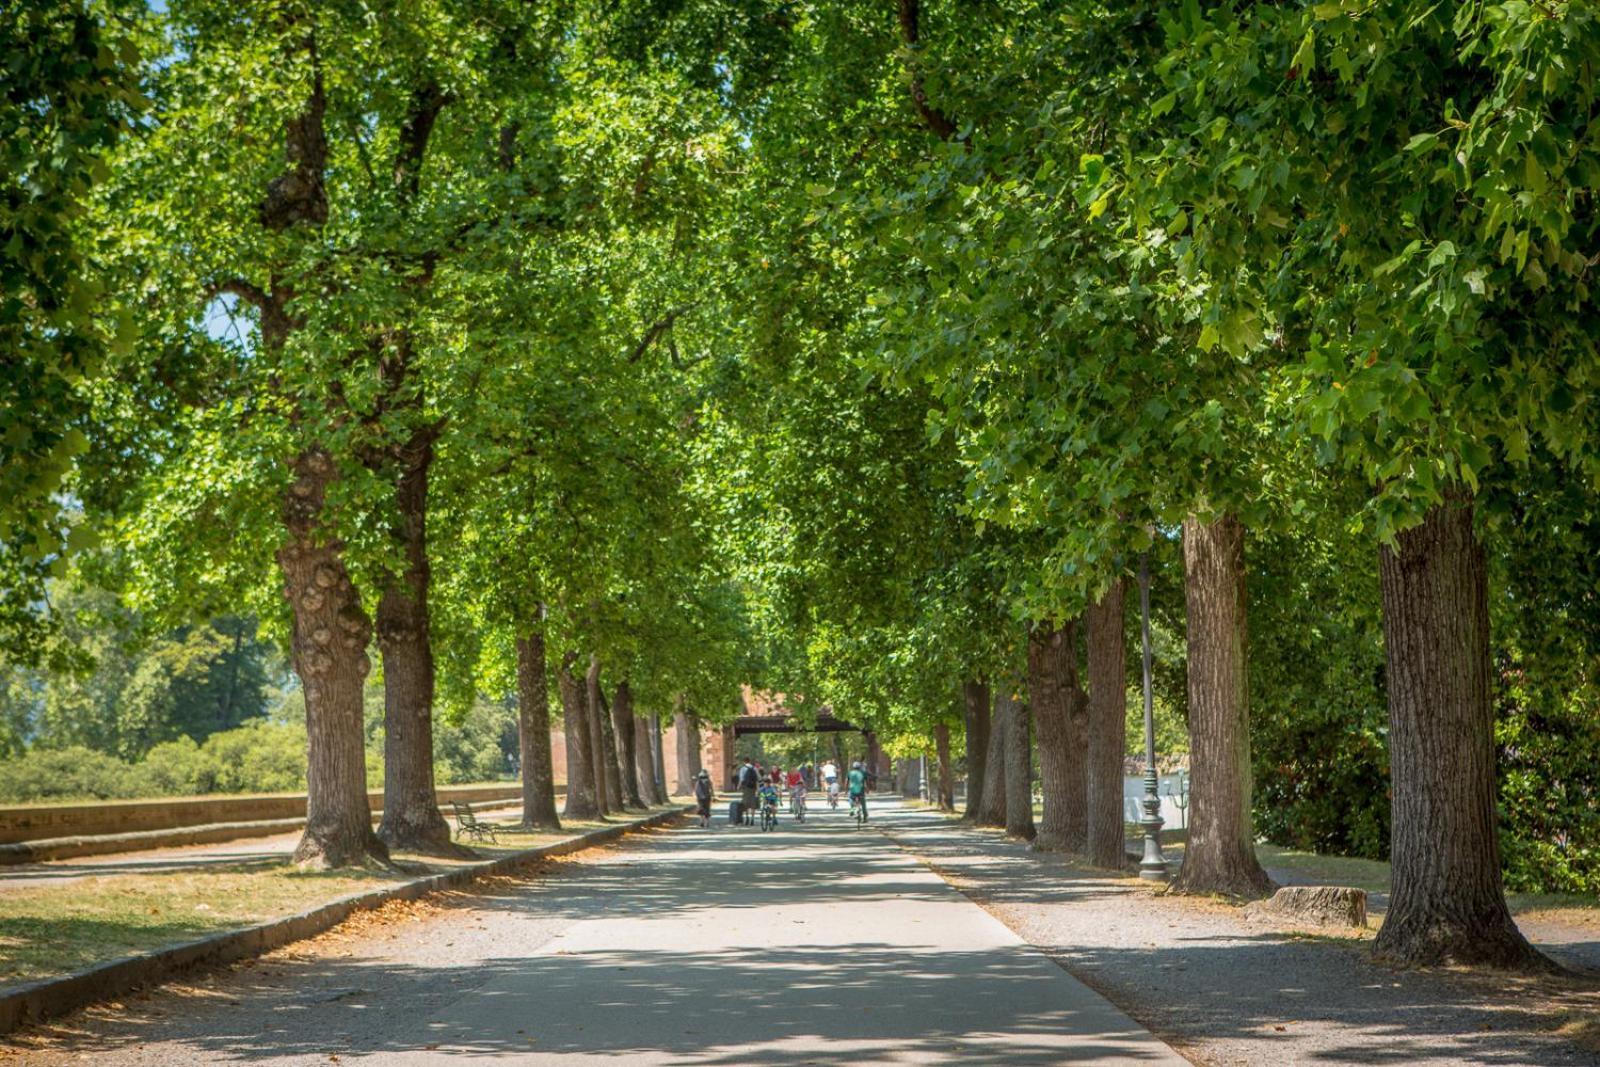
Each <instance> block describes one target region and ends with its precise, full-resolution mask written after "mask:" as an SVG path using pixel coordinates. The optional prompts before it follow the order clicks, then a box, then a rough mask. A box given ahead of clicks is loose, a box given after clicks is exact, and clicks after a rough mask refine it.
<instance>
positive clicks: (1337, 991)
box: [885, 812, 1600, 1067]
mask: <svg viewBox="0 0 1600 1067" xmlns="http://www.w3.org/2000/svg"><path fill="white" fill-rule="evenodd" d="M885 828H886V829H888V830H889V832H890V833H891V836H892V838H893V839H894V840H896V841H897V842H898V843H900V844H901V846H902V847H904V848H905V849H907V850H908V851H910V852H912V853H913V854H915V855H917V856H918V857H919V858H921V859H923V860H924V861H925V862H928V863H930V864H931V865H933V866H934V867H935V868H936V869H937V870H938V871H939V872H940V873H941V874H942V875H944V877H945V878H946V880H947V881H949V882H951V883H952V884H954V885H955V886H957V887H958V888H960V889H962V890H963V891H964V892H965V893H967V895H968V896H969V897H971V898H972V899H973V900H975V901H977V902H978V903H980V904H982V905H983V906H984V907H985V908H987V909H988V910H989V911H990V912H991V913H992V914H994V915H995V916H996V917H998V918H999V919H1001V921H1003V922H1004V923H1005V924H1006V925H1007V926H1009V927H1011V928H1012V929H1013V930H1015V931H1016V932H1017V933H1018V934H1019V935H1021V937H1022V938H1023V939H1024V940H1025V941H1027V942H1028V943H1029V944H1031V945H1033V946H1035V947H1036V948H1039V949H1040V950H1041V951H1043V952H1045V953H1046V954H1048V955H1049V956H1051V958H1053V959H1055V960H1056V961H1057V962H1058V963H1059V964H1060V965H1061V966H1063V967H1064V968H1066V969H1067V970H1068V971H1070V972H1071V973H1072V974H1073V975H1075V976H1077V977H1078V978H1080V979H1082V980H1083V981H1085V982H1086V983H1088V984H1089V985H1091V986H1093V987H1094V988H1096V989H1098V990H1099V991H1100V992H1102V993H1103V994H1105V995H1106V996H1107V997H1108V998H1109V999H1110V1000H1111V1001H1112V1002H1113V1003H1115V1004H1116V1005H1118V1006H1119V1007H1121V1008H1122V1009H1123V1010H1125V1011H1127V1012H1128V1013H1129V1014H1130V1015H1132V1016H1133V1017H1134V1018H1135V1019H1137V1020H1139V1021H1140V1022H1141V1023H1144V1024H1145V1025H1146V1026H1148V1027H1150V1028H1151V1029H1152V1030H1153V1031H1154V1032H1155V1033H1157V1034H1158V1035H1160V1036H1162V1037H1163V1038H1164V1039H1166V1040H1167V1041H1169V1042H1170V1043H1171V1044H1172V1045H1173V1046H1174V1047H1176V1048H1178V1049H1179V1050H1180V1051H1181V1052H1183V1053H1184V1054H1185V1055H1186V1056H1188V1057H1189V1058H1191V1059H1192V1060H1193V1061H1194V1062H1196V1063H1200V1064H1206V1065H1211V1064H1218V1065H1220V1064H1271V1065H1279V1064H1298V1063H1319V1064H1320V1063H1382V1064H1427V1065H1430V1067H1434V1065H1438V1067H1443V1065H1446V1064H1503V1065H1521V1064H1527V1065H1539V1067H1555V1065H1565V1064H1600V1051H1594V1050H1586V1049H1585V1048H1583V1047H1580V1044H1579V1043H1578V1042H1577V1041H1575V1040H1569V1039H1568V1036H1564V1034H1562V1033H1557V1031H1558V1030H1560V1029H1562V1028H1563V1027H1565V1034H1567V1035H1571V1034H1574V1033H1580V1034H1581V1033H1587V1035H1588V1040H1589V1041H1590V1042H1592V1041H1593V1039H1594V1037H1595V1036H1597V1035H1596V1030H1595V1029H1594V1027H1595V1025H1596V1020H1600V993H1597V992H1596V991H1595V987H1594V985H1593V983H1588V984H1577V983H1551V982H1533V981H1522V980H1515V979H1505V978H1501V977H1483V976H1478V975H1471V974H1466V973H1463V972H1455V971H1449V972H1437V971H1436V972H1396V971H1393V970H1389V969H1386V968H1382V967H1378V966H1376V965H1374V964H1373V963H1371V962H1370V960H1369V958H1368V942H1366V941H1365V940H1363V939H1359V938H1351V939H1346V938H1337V937H1326V936H1320V937H1319V936H1314V935H1301V934H1293V933H1280V932H1275V931H1273V930H1271V929H1270V928H1264V927H1262V926H1258V925H1252V924H1250V923H1246V922H1245V921H1243V919H1242V917H1241V916H1240V913H1239V910H1238V909H1236V908H1234V907H1231V906H1229V905H1225V904H1222V903H1217V902H1212V901H1205V900H1194V899H1189V898H1181V897H1159V896H1157V895H1156V894H1155V892H1154V890H1153V889H1152V888H1151V887H1149V886H1146V885H1144V884H1142V883H1140V882H1139V881H1138V880H1137V879H1136V878H1129V877H1112V876H1107V875H1104V874H1100V873H1096V872H1092V871H1089V870H1086V869H1083V868H1079V867H1075V866H1073V865H1072V864H1070V863H1068V862H1067V861H1065V860H1062V859H1060V858H1057V857H1049V856H1042V855H1040V854H1037V853H1032V852H1030V851H1028V849H1027V847H1026V846H1024V845H1022V844H1020V843H1018V842H1015V841H1010V840H1007V839H1005V838H1004V837H1003V836H1002V835H1000V834H998V833H997V832H992V831H984V830H974V829H971V828H967V827H963V826H961V825H960V824H959V823H956V822H954V821H953V820H949V819H946V818H944V817H943V816H940V815H937V814H935V813H931V812H907V813H905V814H903V815H899V816H896V817H895V818H894V819H892V820H887V821H886V827H885ZM1541 933H1543V934H1544V935H1545V936H1544V937H1543V938H1542V939H1541V940H1542V942H1543V944H1542V947H1544V948H1546V949H1547V950H1549V951H1552V954H1555V955H1558V956H1564V958H1565V959H1567V960H1568V961H1569V962H1581V961H1584V960H1590V959H1594V958H1596V949H1597V947H1600V946H1597V945H1596V944H1594V943H1593V941H1592V938H1593V931H1589V936H1590V937H1591V941H1590V942H1588V943H1583V942H1570V941H1569V942H1567V943H1565V944H1563V943H1562V941H1561V939H1562V937H1563V935H1564V931H1562V930H1560V929H1545V930H1542V931H1541Z"/></svg>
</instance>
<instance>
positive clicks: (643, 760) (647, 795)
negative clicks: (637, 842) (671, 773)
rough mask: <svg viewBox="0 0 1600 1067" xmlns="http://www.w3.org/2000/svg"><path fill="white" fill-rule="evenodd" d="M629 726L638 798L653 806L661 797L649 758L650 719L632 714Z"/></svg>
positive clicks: (647, 805) (658, 802)
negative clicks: (657, 790)
mask: <svg viewBox="0 0 1600 1067" xmlns="http://www.w3.org/2000/svg"><path fill="white" fill-rule="evenodd" d="M629 726H630V728H631V729H632V730H633V776H634V780H635V781H637V782H638V783H639V799H640V800H642V801H644V804H645V807H653V806H655V805H656V804H660V803H661V797H660V796H659V795H658V794H657V793H656V774H655V767H654V766H653V762H654V761H653V760H652V759H651V758H650V720H649V719H647V718H645V716H643V715H634V716H633V721H632V722H631V723H630V724H629Z"/></svg>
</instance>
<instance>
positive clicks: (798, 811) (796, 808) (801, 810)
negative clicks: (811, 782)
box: [789, 789, 806, 822]
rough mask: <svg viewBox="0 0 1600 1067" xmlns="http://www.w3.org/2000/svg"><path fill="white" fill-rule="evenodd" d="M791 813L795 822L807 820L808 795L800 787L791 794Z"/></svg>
mask: <svg viewBox="0 0 1600 1067" xmlns="http://www.w3.org/2000/svg"><path fill="white" fill-rule="evenodd" d="M789 814H790V815H792V816H793V817H794V821H795V822H805V821H806V795H805V794H804V793H802V792H800V791H799V790H798V789H796V790H794V791H793V792H791V793H790V794H789Z"/></svg>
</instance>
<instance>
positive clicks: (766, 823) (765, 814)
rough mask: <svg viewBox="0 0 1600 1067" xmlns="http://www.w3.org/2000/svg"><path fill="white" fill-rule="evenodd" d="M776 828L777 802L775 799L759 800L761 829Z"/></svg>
mask: <svg viewBox="0 0 1600 1067" xmlns="http://www.w3.org/2000/svg"><path fill="white" fill-rule="evenodd" d="M777 828H778V804H777V802H776V801H772V800H764V801H762V802H761V829H762V830H763V831H766V830H776V829H777Z"/></svg>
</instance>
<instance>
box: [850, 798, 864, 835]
mask: <svg viewBox="0 0 1600 1067" xmlns="http://www.w3.org/2000/svg"><path fill="white" fill-rule="evenodd" d="M850 817H851V818H852V819H854V820H855V821H856V828H857V829H860V828H861V827H862V826H865V825H866V823H867V798H866V797H863V796H858V795H856V794H855V793H851V794H850Z"/></svg>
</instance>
